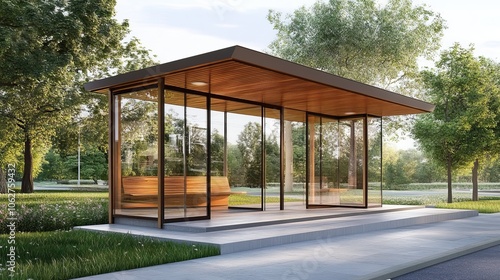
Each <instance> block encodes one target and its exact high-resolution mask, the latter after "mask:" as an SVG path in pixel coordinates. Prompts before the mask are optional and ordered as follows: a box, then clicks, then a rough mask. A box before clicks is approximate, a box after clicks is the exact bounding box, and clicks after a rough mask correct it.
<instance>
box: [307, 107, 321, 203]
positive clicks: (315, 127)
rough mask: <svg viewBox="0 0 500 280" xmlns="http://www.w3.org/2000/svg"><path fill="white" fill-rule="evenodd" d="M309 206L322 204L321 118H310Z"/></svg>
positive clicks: (311, 116) (310, 116)
mask: <svg viewBox="0 0 500 280" xmlns="http://www.w3.org/2000/svg"><path fill="white" fill-rule="evenodd" d="M307 135H308V139H309V145H308V149H309V150H308V157H309V173H308V174H309V178H308V183H309V194H308V197H309V199H308V200H309V201H308V203H309V204H321V196H320V193H321V184H322V182H321V117H317V116H313V115H309V116H308V133H307Z"/></svg>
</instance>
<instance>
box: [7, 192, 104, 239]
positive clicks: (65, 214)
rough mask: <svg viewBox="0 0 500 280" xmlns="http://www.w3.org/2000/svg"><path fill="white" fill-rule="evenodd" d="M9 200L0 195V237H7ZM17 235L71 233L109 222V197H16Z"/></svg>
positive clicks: (76, 194)
mask: <svg viewBox="0 0 500 280" xmlns="http://www.w3.org/2000/svg"><path fill="white" fill-rule="evenodd" d="M7 201H8V197H7V195H6V194H2V195H0V202H1V204H0V234H2V233H7V230H8V228H7V224H8V218H9V211H8V208H7V203H6V202H7ZM15 206H16V215H17V216H16V217H17V222H16V223H17V224H16V229H17V231H22V232H39V231H52V230H68V229H71V228H73V227H74V226H81V225H91V224H103V223H107V222H108V194H107V193H105V192H69V191H68V192H37V193H33V194H20V193H16V197H15Z"/></svg>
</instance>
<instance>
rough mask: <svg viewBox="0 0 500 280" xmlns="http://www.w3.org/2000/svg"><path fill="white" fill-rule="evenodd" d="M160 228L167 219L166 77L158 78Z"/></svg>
mask: <svg viewBox="0 0 500 280" xmlns="http://www.w3.org/2000/svg"><path fill="white" fill-rule="evenodd" d="M158 118H159V120H158V228H160V229H161V228H163V223H164V221H165V179H164V178H165V168H164V167H165V78H160V79H158Z"/></svg>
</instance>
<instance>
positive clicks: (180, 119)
mask: <svg viewBox="0 0 500 280" xmlns="http://www.w3.org/2000/svg"><path fill="white" fill-rule="evenodd" d="M164 110H165V144H164V147H165V167H164V168H165V178H164V182H165V219H176V218H184V217H185V216H186V212H187V209H186V208H185V207H184V206H185V205H186V191H185V190H186V188H185V175H186V168H185V162H186V157H185V152H186V151H185V146H186V145H185V139H186V129H185V122H184V118H185V111H184V93H180V92H176V91H170V90H167V91H165V104H164Z"/></svg>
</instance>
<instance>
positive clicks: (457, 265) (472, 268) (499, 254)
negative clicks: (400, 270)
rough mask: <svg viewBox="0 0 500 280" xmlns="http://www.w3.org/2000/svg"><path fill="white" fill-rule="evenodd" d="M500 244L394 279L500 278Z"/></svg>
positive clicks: (478, 279) (463, 279) (468, 279)
mask: <svg viewBox="0 0 500 280" xmlns="http://www.w3.org/2000/svg"><path fill="white" fill-rule="evenodd" d="M499 264H500V245H498V246H494V247H491V248H488V249H484V250H481V251H478V252H476V253H472V254H469V255H465V256H463V257H459V258H456V259H453V260H449V261H446V262H443V263H440V264H436V265H433V266H430V267H428V268H424V269H420V270H417V271H415V272H410V273H408V274H405V275H403V276H400V277H396V278H393V280H422V279H432V280H447V279H453V280H470V279H474V280H490V279H492V280H493V279H495V280H496V279H499V278H500V266H499Z"/></svg>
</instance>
